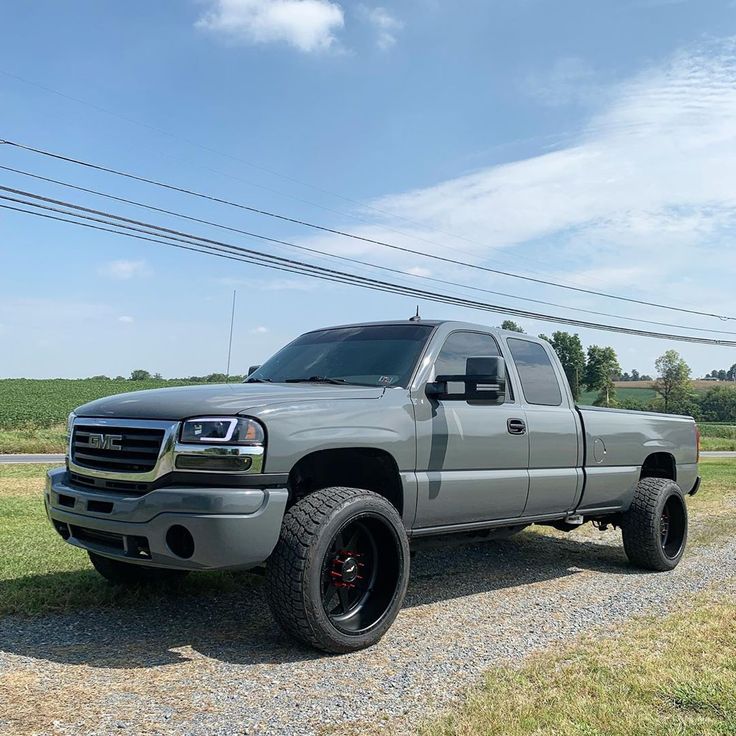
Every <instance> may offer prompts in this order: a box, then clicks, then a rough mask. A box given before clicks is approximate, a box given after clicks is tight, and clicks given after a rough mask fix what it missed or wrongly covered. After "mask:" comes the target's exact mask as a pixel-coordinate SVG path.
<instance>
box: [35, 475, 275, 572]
mask: <svg viewBox="0 0 736 736" xmlns="http://www.w3.org/2000/svg"><path fill="white" fill-rule="evenodd" d="M44 496H45V499H44V500H45V505H46V513H47V514H48V517H49V520H50V521H51V523H52V524H53V525H54V527H55V528H56V530H57V532H59V534H61V536H62V537H63V538H64V539H65V540H66V541H67V542H69V543H70V544H73V545H75V546H77V547H81V548H82V549H86V550H89V551H91V552H96V553H98V554H101V555H104V556H105V557H111V558H115V559H119V560H123V561H126V562H132V563H137V564H145V565H151V566H155V567H167V568H172V569H178V570H214V569H223V568H230V569H247V568H249V567H254V566H255V565H258V564H260V563H262V562H264V561H265V560H266V558H267V557H268V556H269V555H270V554H271V552H272V551H273V548H274V547H275V546H276V542H277V541H278V538H279V533H280V530H281V522H282V519H283V516H284V512H285V510H286V501H287V498H288V491H287V489H286V488H270V487H269V488H258V487H257V486H256V487H251V486H249V487H244V488H229V487H206V488H203V487H195V486H192V487H189V486H176V487H169V488H159V489H156V490H152V491H149V492H148V493H145V494H144V495H141V496H131V495H126V494H125V493H122V492H121V493H112V492H110V491H95V490H94V489H89V488H81V487H80V486H77V485H74V484H72V483H71V482H70V478H69V473H68V472H67V471H66V469H65V468H57V469H55V470H50V471H49V473H48V476H47V480H46V492H45V494H44ZM172 527H183V528H184V529H185V530H186V532H188V533H189V534H190V535H191V540H192V541H193V550H192V551H191V554H189V552H190V548H189V546H188V545H183V546H181V545H177V544H176V540H177V539H181V530H177V533H176V534H173V535H172V533H171V529H172ZM175 550H177V551H178V552H179V554H177V553H176V551H175ZM182 552H184V555H185V556H182V554H181V553H182Z"/></svg>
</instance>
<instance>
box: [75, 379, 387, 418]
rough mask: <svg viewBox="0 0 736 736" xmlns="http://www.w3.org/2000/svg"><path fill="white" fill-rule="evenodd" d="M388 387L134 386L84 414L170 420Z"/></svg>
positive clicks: (370, 394)
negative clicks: (131, 389)
mask: <svg viewBox="0 0 736 736" xmlns="http://www.w3.org/2000/svg"><path fill="white" fill-rule="evenodd" d="M383 392H384V389H383V388H378V387H376V388H374V387H372V386H367V387H366V386H335V385H331V384H321V383H310V384H304V383H296V384H284V383H275V384H273V385H269V384H264V383H215V384H207V385H204V386H178V387H175V388H157V389H151V390H148V391H132V392H130V393H126V394H117V395H115V396H108V397H106V398H104V399H97V401H91V402H90V403H89V404H84V405H83V406H80V407H79V408H78V409H75V410H74V413H75V414H76V415H77V416H80V417H114V418H116V419H171V420H180V419H187V418H188V417H196V416H200V417H203V416H221V415H222V416H233V415H235V414H242V413H246V412H247V410H248V409H253V408H256V407H263V406H266V405H269V404H281V403H285V402H286V403H299V402H303V401H318V400H322V401H324V400H327V401H332V400H339V399H378V398H380V397H381V396H382V394H383Z"/></svg>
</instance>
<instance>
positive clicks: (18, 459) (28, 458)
mask: <svg viewBox="0 0 736 736" xmlns="http://www.w3.org/2000/svg"><path fill="white" fill-rule="evenodd" d="M63 462H64V455H0V463H63Z"/></svg>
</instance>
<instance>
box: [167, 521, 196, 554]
mask: <svg viewBox="0 0 736 736" xmlns="http://www.w3.org/2000/svg"><path fill="white" fill-rule="evenodd" d="M166 544H167V545H168V547H169V549H170V550H171V551H172V552H173V553H174V554H175V555H176V556H177V557H181V558H183V559H185V560H188V559H189V558H190V557H191V556H192V555H193V554H194V537H193V536H192V534H191V532H190V531H189V529H187V528H186V527H183V526H181V524H174V526H170V527H169V531H167V532H166Z"/></svg>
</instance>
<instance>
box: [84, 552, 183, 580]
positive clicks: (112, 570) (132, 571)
mask: <svg viewBox="0 0 736 736" xmlns="http://www.w3.org/2000/svg"><path fill="white" fill-rule="evenodd" d="M87 554H88V555H89V561H90V562H91V563H92V566H93V567H94V568H95V570H97V572H98V573H100V575H102V577H103V578H105V579H106V580H108V581H109V582H111V583H113V584H114V585H126V586H134V585H149V586H150V585H175V584H177V583H179V582H181V581H182V580H183V579H184V578H185V577H186V576H187V575H188V574H189V571H188V570H167V569H165V568H162V567H146V566H145V565H134V564H133V563H132V562H122V561H120V560H111V559H110V558H109V557H103V556H102V555H98V554H95V553H94V552H88V553H87Z"/></svg>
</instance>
